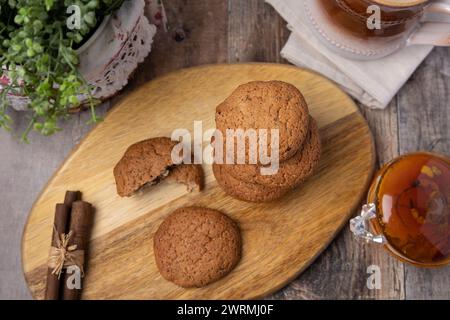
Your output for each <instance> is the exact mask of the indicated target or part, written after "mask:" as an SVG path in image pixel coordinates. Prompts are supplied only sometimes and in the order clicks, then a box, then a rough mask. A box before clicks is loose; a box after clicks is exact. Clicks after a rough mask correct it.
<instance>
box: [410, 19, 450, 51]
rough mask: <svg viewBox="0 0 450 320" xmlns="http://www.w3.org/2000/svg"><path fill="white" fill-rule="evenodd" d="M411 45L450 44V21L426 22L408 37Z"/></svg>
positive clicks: (442, 45)
mask: <svg viewBox="0 0 450 320" xmlns="http://www.w3.org/2000/svg"><path fill="white" fill-rule="evenodd" d="M406 44H407V45H408V46H410V45H432V46H440V47H449V46H450V23H434V22H428V23H424V24H422V25H421V26H420V28H418V29H417V30H416V31H414V32H413V33H412V34H411V35H410V36H409V38H408V40H407V43H406Z"/></svg>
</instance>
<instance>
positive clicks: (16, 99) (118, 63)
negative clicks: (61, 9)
mask: <svg viewBox="0 0 450 320" xmlns="http://www.w3.org/2000/svg"><path fill="white" fill-rule="evenodd" d="M144 6H145V2H144V0H128V1H125V2H124V3H123V5H122V7H121V8H120V9H119V10H117V11H116V12H115V13H114V14H112V15H111V16H108V17H106V18H105V19H103V21H102V23H101V24H100V26H99V27H98V29H97V30H96V32H95V33H94V34H93V35H92V36H91V37H90V38H89V40H88V41H87V42H86V43H84V45H83V46H82V47H81V48H80V49H78V50H77V53H78V56H79V58H80V64H79V67H78V69H79V71H80V73H81V74H82V75H83V77H84V78H85V79H86V81H87V82H88V83H89V84H91V85H92V86H94V88H95V89H94V90H93V92H92V94H93V96H94V97H95V98H97V99H100V100H106V99H108V98H110V97H112V96H113V95H115V94H116V93H117V92H118V91H120V90H121V89H122V88H123V87H124V86H125V85H126V84H127V83H128V79H129V77H130V75H131V74H132V73H133V71H134V70H135V69H136V68H137V66H138V64H139V63H141V62H143V61H144V59H145V58H146V57H147V55H148V54H149V53H150V51H151V45H152V42H153V37H154V35H155V33H156V27H155V26H154V25H153V24H150V22H149V21H148V19H147V18H146V17H145V15H144ZM5 79H6V80H7V78H5V77H3V79H0V80H3V81H5ZM0 89H1V81H0ZM8 99H9V100H10V103H11V106H12V107H13V108H14V109H16V110H19V111H24V110H26V109H27V105H28V102H29V99H28V98H27V97H26V96H21V95H18V94H9V95H8ZM80 100H81V101H82V102H84V101H85V100H86V97H85V96H80Z"/></svg>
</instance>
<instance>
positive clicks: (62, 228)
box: [45, 203, 70, 300]
mask: <svg viewBox="0 0 450 320" xmlns="http://www.w3.org/2000/svg"><path fill="white" fill-rule="evenodd" d="M69 217H70V210H69V208H68V207H67V206H66V205H65V204H62V203H58V204H57V205H56V209H55V220H54V226H55V228H53V234H52V242H51V246H52V247H56V246H57V239H58V238H59V236H60V235H61V234H63V233H66V228H67V226H68V222H69ZM52 272H53V269H52V268H48V270H47V287H46V289H45V300H58V299H59V292H60V287H61V285H60V278H59V277H58V275H56V274H52Z"/></svg>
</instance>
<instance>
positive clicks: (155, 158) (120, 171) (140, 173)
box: [114, 137, 203, 197]
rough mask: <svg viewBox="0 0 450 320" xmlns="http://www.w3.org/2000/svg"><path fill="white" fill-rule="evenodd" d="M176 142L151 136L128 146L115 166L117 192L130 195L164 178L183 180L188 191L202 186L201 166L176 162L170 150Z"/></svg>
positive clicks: (123, 195)
mask: <svg viewBox="0 0 450 320" xmlns="http://www.w3.org/2000/svg"><path fill="white" fill-rule="evenodd" d="M177 144H178V142H177V141H172V140H171V139H170V138H167V137H159V138H152V139H148V140H144V141H141V142H138V143H135V144H133V145H132V146H130V147H129V148H128V149H127V151H126V152H125V154H124V156H123V157H122V159H120V161H119V162H118V163H117V165H116V166H115V168H114V178H115V180H116V187H117V193H118V194H119V196H121V197H130V196H132V195H133V194H134V193H136V192H137V191H139V190H141V189H143V188H144V187H146V186H151V185H156V184H158V183H159V182H161V181H162V180H164V179H165V178H169V179H170V180H173V181H176V182H178V183H183V184H185V185H187V186H188V190H189V191H192V190H198V191H200V190H201V189H202V184H203V170H202V167H201V166H200V165H190V164H181V165H175V164H174V163H173V161H172V156H171V154H172V149H173V148H174V147H175V146H176V145H177Z"/></svg>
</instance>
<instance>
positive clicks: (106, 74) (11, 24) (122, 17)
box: [0, 0, 155, 140]
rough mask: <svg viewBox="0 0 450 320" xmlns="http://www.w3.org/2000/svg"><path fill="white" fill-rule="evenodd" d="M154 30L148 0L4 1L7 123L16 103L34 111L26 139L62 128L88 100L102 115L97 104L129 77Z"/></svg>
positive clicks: (0, 47) (1, 98)
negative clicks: (62, 122)
mask: <svg viewBox="0 0 450 320" xmlns="http://www.w3.org/2000/svg"><path fill="white" fill-rule="evenodd" d="M74 6H75V7H74ZM69 7H70V8H69ZM75 9H76V10H75ZM77 14H78V15H79V16H78V17H77V16H74V15H77ZM69 18H70V19H69ZM73 19H78V20H73ZM74 21H75V22H77V23H73V22H74ZM69 22H72V24H74V25H75V27H74V26H71V25H70V24H69ZM154 33H155V28H154V26H151V25H150V24H149V23H148V21H147V20H146V18H145V17H144V1H143V0H132V1H124V0H0V66H1V67H2V73H1V74H0V127H2V128H5V129H8V128H9V124H10V122H11V119H10V118H9V116H8V109H9V108H11V107H13V108H15V109H26V110H28V111H29V112H28V115H29V116H30V124H29V126H28V128H27V129H26V130H25V132H24V133H23V135H22V139H24V140H26V138H27V135H28V133H29V132H30V130H36V131H38V132H40V133H41V134H43V135H51V134H53V133H55V132H57V131H58V130H60V129H59V127H58V121H59V120H60V119H65V118H67V117H68V116H69V115H70V113H71V111H73V110H74V109H76V108H78V107H79V106H80V105H82V104H83V105H87V106H88V107H89V108H90V110H91V114H92V117H91V121H92V122H96V121H98V120H99V119H98V118H97V116H96V114H95V110H94V108H95V106H96V105H97V104H98V103H99V101H100V100H103V99H106V98H108V97H110V96H111V95H113V94H115V93H116V92H117V91H118V90H120V89H121V88H122V87H123V86H124V85H125V84H126V83H127V81H128V77H129V75H130V74H131V73H132V72H133V70H134V69H135V68H136V67H137V64H138V63H139V62H141V61H142V60H143V59H144V58H145V56H147V55H148V53H149V52H150V46H151V41H152V38H153V35H154ZM130 51H131V52H130Z"/></svg>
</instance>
